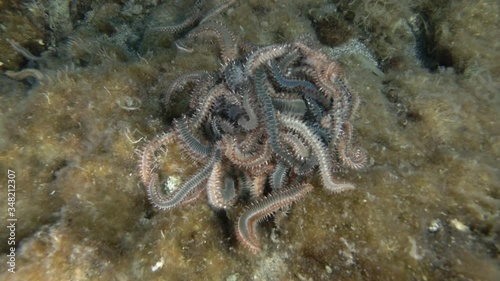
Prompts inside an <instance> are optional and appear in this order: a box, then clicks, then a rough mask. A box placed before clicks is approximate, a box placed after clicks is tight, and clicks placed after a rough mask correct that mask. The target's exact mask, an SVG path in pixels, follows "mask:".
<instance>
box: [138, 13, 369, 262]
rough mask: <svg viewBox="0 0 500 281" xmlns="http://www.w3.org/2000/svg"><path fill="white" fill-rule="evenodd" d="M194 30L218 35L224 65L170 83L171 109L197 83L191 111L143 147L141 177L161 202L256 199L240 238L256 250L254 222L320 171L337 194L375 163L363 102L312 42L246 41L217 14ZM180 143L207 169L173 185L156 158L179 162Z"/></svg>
mask: <svg viewBox="0 0 500 281" xmlns="http://www.w3.org/2000/svg"><path fill="white" fill-rule="evenodd" d="M186 38H188V39H190V40H194V39H197V38H203V39H211V40H215V42H217V43H218V45H219V47H220V50H221V52H220V53H221V54H220V59H221V67H220V69H219V70H218V71H215V72H212V73H209V72H206V71H196V72H193V73H188V74H185V75H182V76H181V77H179V78H177V79H176V80H175V81H174V82H173V83H172V84H171V86H170V87H169V89H168V90H167V91H166V93H165V95H164V100H163V101H164V103H165V105H166V107H167V110H168V109H169V108H170V107H171V106H172V100H173V97H174V96H175V95H178V94H179V93H185V92H188V91H189V90H190V89H191V92H190V101H189V104H190V108H191V110H190V112H188V113H186V114H184V115H182V116H181V117H179V118H177V119H175V120H174V121H173V128H172V130H171V131H169V132H166V133H164V134H162V135H160V136H158V137H156V138H155V139H153V140H151V141H150V142H148V143H147V144H146V145H145V146H144V147H143V148H142V149H141V151H140V153H139V154H140V157H139V170H140V176H141V181H142V184H143V185H144V186H145V187H146V190H147V194H148V197H149V200H150V202H151V203H152V205H153V206H155V207H156V208H158V209H161V210H169V209H171V208H174V207H178V206H181V205H185V204H189V203H192V202H193V201H195V199H197V198H199V197H200V196H202V195H204V194H206V196H207V198H208V203H209V204H210V206H211V207H212V208H213V209H216V210H228V209H230V208H231V207H232V206H233V205H235V204H236V203H237V202H248V201H249V204H248V207H247V208H246V209H244V211H243V212H242V213H241V214H240V215H239V217H238V221H237V222H236V227H235V229H236V234H237V238H238V240H239V241H240V243H241V244H242V245H244V246H245V247H246V248H248V249H249V250H250V251H252V252H257V251H258V250H259V249H260V248H261V246H260V243H259V239H258V237H257V234H256V225H257V224H258V223H259V222H260V221H262V220H263V219H265V218H267V217H269V216H271V215H273V214H275V213H276V212H278V211H280V210H284V209H285V210H286V209H287V208H288V206H289V205H291V204H292V203H293V202H296V201H297V200H299V199H300V198H302V197H303V196H305V195H306V194H307V193H308V192H310V191H311V190H312V189H313V186H312V185H311V184H310V183H309V182H310V180H311V178H312V176H313V175H314V174H315V172H316V171H318V172H319V177H320V178H321V182H322V185H323V187H324V188H325V189H326V190H328V191H331V192H332V193H339V192H343V191H347V190H351V189H353V188H354V185H352V184H350V183H348V182H344V181H342V180H339V179H338V178H337V177H336V174H337V173H339V172H341V171H343V170H345V169H354V170H358V169H362V168H364V167H365V166H366V165H367V163H368V159H369V157H368V155H367V153H366V151H365V150H364V149H362V148H360V147H358V145H357V143H356V142H355V140H354V133H353V124H352V122H353V118H354V117H355V114H356V111H357V110H358V107H359V104H360V102H359V99H358V97H357V95H356V94H355V93H354V92H351V91H350V90H349V88H348V87H347V85H346V82H345V79H344V76H343V73H342V69H341V67H340V66H339V64H338V63H336V62H335V61H333V60H331V59H330V58H328V57H327V55H326V54H324V53H323V52H321V51H320V50H319V49H318V48H317V47H315V46H314V44H313V43H312V42H311V40H308V39H300V40H296V41H294V42H291V43H286V44H277V45H270V46H259V47H257V46H254V45H250V44H240V43H238V42H237V40H236V39H235V36H233V34H232V33H231V32H230V31H229V30H228V29H227V28H226V27H225V26H223V25H222V24H219V23H216V22H204V23H202V24H201V25H199V26H198V27H196V28H195V29H193V30H192V31H190V32H189V33H188V34H187V35H186ZM172 144H176V145H179V146H181V147H182V150H183V153H184V154H186V155H189V156H190V157H191V158H192V160H193V161H195V162H199V163H200V165H201V167H202V168H200V169H199V170H198V171H196V172H195V173H194V174H193V175H192V176H191V177H190V178H189V179H187V180H185V181H184V182H183V183H181V184H172V179H171V178H170V176H169V175H168V174H164V173H162V171H161V169H160V168H159V164H158V163H159V162H160V161H161V160H162V159H164V160H163V161H173V160H172V159H169V158H168V157H169V152H168V148H169V146H170V145H172ZM162 152H165V153H162ZM162 155H164V156H162Z"/></svg>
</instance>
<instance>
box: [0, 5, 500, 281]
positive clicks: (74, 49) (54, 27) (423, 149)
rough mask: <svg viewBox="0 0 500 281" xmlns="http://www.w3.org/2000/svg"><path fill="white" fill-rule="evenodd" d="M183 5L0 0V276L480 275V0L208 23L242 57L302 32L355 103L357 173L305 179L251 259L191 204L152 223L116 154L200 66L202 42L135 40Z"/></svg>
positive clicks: (488, 146) (485, 56)
mask: <svg viewBox="0 0 500 281" xmlns="http://www.w3.org/2000/svg"><path fill="white" fill-rule="evenodd" d="M194 2H195V1H192V0H191V1H161V0H136V1H134V0H128V1H127V0H88V1H84V0H72V1H67V0H32V1H15V0H11V1H5V0H0V36H1V37H0V68H1V71H2V74H0V104H1V111H0V170H1V173H2V176H1V177H0V178H1V181H2V182H1V184H0V186H1V187H2V191H1V192H0V208H1V209H2V212H1V221H2V225H6V224H7V212H6V211H7V207H8V205H7V203H8V201H7V187H6V186H7V170H8V169H11V170H14V171H15V172H16V201H15V203H16V204H15V208H16V218H17V219H18V220H17V223H16V231H15V241H16V252H15V254H16V264H15V271H16V273H15V274H14V273H11V272H8V271H7V269H8V268H9V267H8V265H7V261H8V258H7V254H8V253H9V247H10V246H8V245H7V241H8V237H9V235H10V232H9V229H8V228H7V227H5V226H3V227H1V228H0V241H1V243H0V245H1V247H0V249H1V251H2V255H1V258H0V261H1V262H0V264H1V275H0V279H2V280H500V260H499V253H500V237H499V234H500V217H499V214H500V212H499V210H500V190H499V182H500V179H499V177H500V171H499V166H500V165H499V159H500V124H499V122H498V120H499V112H500V79H499V77H500V40H499V38H500V28H499V27H500V8H499V3H498V1H497V0H479V1H451V0H447V1H444V0H443V1H434V0H422V1H397V0H385V1H384V0H373V1H361V0H353V1H326V0H313V1H303V0H290V1H285V0H280V1H269V0H249V1H243V0H241V1H237V3H234V4H233V5H231V6H230V7H228V8H227V9H225V10H222V11H221V12H220V13H219V14H217V15H215V16H214V17H213V18H212V19H211V20H216V21H219V22H221V23H223V24H224V25H225V26H227V27H228V28H229V29H230V30H231V31H232V32H233V33H235V34H236V35H237V37H238V38H239V40H241V41H248V42H253V43H256V44H259V45H268V44H273V43H283V42H290V41H293V40H295V39H297V38H299V37H300V36H303V35H309V36H312V37H314V38H317V39H318V40H319V42H321V44H322V45H323V46H324V48H323V50H324V51H325V52H328V53H330V54H331V55H332V56H335V57H336V58H337V60H338V61H339V62H340V63H341V64H342V66H343V68H344V71H345V75H346V78H347V81H348V84H349V86H350V88H351V89H353V90H355V91H356V92H357V93H358V94H359V96H360V98H361V100H362V104H361V108H360V110H359V114H358V116H357V118H356V120H355V123H354V126H355V128H356V132H357V137H358V139H359V142H360V144H361V145H362V147H364V148H366V150H367V151H368V153H369V154H370V157H371V158H372V164H371V165H370V166H369V167H368V168H366V169H365V170H363V171H356V172H349V173H345V174H340V175H339V176H340V177H342V178H343V179H345V180H347V181H349V182H352V183H354V184H355V185H356V186H357V189H356V190H354V191H352V192H348V193H342V194H330V193H328V192H327V191H325V190H324V189H323V188H322V187H321V185H320V184H315V185H316V188H315V189H314V190H313V192H312V193H310V194H308V196H307V197H306V198H305V199H304V200H302V201H300V202H298V203H297V204H295V205H294V206H293V207H292V209H291V211H290V213H289V215H288V216H287V217H286V218H285V219H284V220H282V221H280V223H279V224H278V225H276V224H275V223H274V221H273V220H270V221H268V222H265V223H263V224H261V225H260V226H259V236H260V239H261V243H262V245H263V250H262V251H260V252H259V253H257V254H252V253H251V252H249V251H248V250H247V249H245V248H244V247H242V246H241V245H239V244H238V243H237V241H236V239H235V237H234V234H233V232H232V231H228V229H229V230H232V229H231V227H228V226H227V224H228V222H227V220H221V219H220V216H217V215H215V214H214V213H213V212H212V210H211V209H210V207H209V206H208V205H207V204H206V202H205V201H204V200H201V201H198V202H196V203H194V204H192V205H189V206H184V207H179V208H177V209H174V210H172V211H168V212H162V211H157V210H155V209H154V208H153V207H152V206H151V205H150V203H149V202H148V200H147V196H146V193H145V191H144V189H143V187H142V186H141V185H140V184H139V175H138V172H137V170H136V166H137V160H136V158H137V155H136V153H135V151H136V150H137V149H138V148H139V147H141V146H142V145H143V144H144V142H145V140H148V139H152V138H153V137H154V136H155V135H158V134H160V133H161V132H163V131H165V130H167V129H168V128H169V127H170V122H171V120H172V117H175V116H179V113H180V112H166V111H165V109H164V108H163V106H162V103H161V97H162V93H163V92H164V90H165V88H166V87H168V85H169V83H170V82H171V81H173V80H174V79H175V78H176V77H178V76H179V75H181V74H183V73H187V72H190V71H193V70H214V69H217V67H218V66H219V61H218V57H217V49H216V48H215V47H213V45H211V44H210V43H199V44H198V45H196V46H193V51H192V52H191V53H189V52H184V51H182V50H181V49H178V48H176V47H175V45H174V44H173V43H174V40H176V39H178V38H180V37H182V36H183V34H182V33H181V34H174V35H172V34H168V33H161V32H159V33H155V32H153V33H151V32H149V33H148V32H146V30H147V29H148V28H150V27H151V26H169V25H173V24H175V23H178V22H182V20H183V19H185V18H187V17H188V16H189V14H190V13H191V11H192V7H193V4H194ZM220 3H222V1H213V3H206V4H205V5H208V6H212V7H217V5H218V4H220ZM12 40H13V41H12ZM9 42H11V43H12V42H17V44H18V45H16V46H17V48H16V47H14V45H15V44H11V43H9ZM349 42H351V43H350V44H349ZM352 42H355V43H356V44H352ZM345 44H347V45H345ZM339 46H345V47H344V48H336V49H332V48H334V47H339ZM359 46H366V47H367V50H365V51H360V50H362V48H361V49H360V48H358V47H359ZM16 49H17V50H16ZM339 50H344V52H340V51H339ZM26 51H29V52H30V53H31V55H32V57H31V58H30V54H28V53H27V52H26ZM23 53H24V54H23ZM23 69H29V70H28V72H26V71H25V72H20V73H16V72H18V71H21V70H23ZM23 73H24V74H26V73H27V75H26V76H25V75H23ZM7 74H8V75H7ZM176 107H177V106H176ZM165 163H171V164H173V165H176V167H180V168H183V167H188V166H189V165H190V164H189V163H188V161H186V160H185V159H183V158H180V157H179V158H176V159H165ZM315 182H317V180H316V181H315ZM229 218H230V219H231V220H233V219H234V216H233V215H231V214H229Z"/></svg>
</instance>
